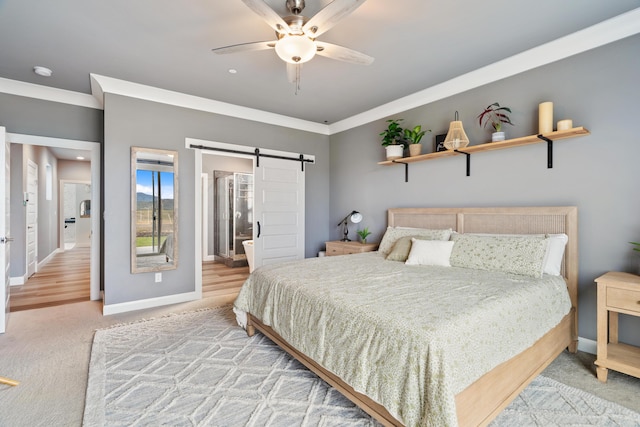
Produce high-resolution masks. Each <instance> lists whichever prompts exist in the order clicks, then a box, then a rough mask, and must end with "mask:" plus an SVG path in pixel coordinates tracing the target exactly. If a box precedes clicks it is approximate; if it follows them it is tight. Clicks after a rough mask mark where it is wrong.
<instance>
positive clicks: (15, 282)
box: [9, 276, 27, 286]
mask: <svg viewBox="0 0 640 427" xmlns="http://www.w3.org/2000/svg"><path fill="white" fill-rule="evenodd" d="M26 280H27V279H26V277H25V276H17V277H10V278H9V286H22V285H24V283H25V282H26Z"/></svg>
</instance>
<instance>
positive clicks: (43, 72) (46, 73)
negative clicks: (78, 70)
mask: <svg viewBox="0 0 640 427" xmlns="http://www.w3.org/2000/svg"><path fill="white" fill-rule="evenodd" d="M33 72H34V73H36V74H37V75H39V76H42V77H51V75H52V74H53V71H51V70H50V69H49V68H47V67H42V66H40V65H36V66H35V67H33Z"/></svg>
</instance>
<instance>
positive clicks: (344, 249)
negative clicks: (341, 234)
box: [326, 240, 378, 256]
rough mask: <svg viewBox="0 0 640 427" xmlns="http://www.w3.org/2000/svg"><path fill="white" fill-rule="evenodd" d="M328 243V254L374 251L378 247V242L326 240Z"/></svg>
mask: <svg viewBox="0 0 640 427" xmlns="http://www.w3.org/2000/svg"><path fill="white" fill-rule="evenodd" d="M326 245H327V256H333V255H348V254H360V253H363V252H372V251H375V250H376V249H377V248H378V244H377V243H360V242H343V241H342V240H335V241H332V242H326Z"/></svg>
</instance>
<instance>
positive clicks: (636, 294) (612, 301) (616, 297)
mask: <svg viewBox="0 0 640 427" xmlns="http://www.w3.org/2000/svg"><path fill="white" fill-rule="evenodd" d="M607 307H615V308H620V309H623V310H626V311H632V312H634V313H637V314H638V315H640V291H631V290H627V289H618V288H607Z"/></svg>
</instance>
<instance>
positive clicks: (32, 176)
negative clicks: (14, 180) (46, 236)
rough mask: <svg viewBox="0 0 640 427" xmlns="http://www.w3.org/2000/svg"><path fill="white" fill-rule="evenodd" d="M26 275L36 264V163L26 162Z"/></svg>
mask: <svg viewBox="0 0 640 427" xmlns="http://www.w3.org/2000/svg"><path fill="white" fill-rule="evenodd" d="M26 207H27V277H31V276H32V275H33V274H34V273H35V272H36V269H37V264H38V165H37V164H35V163H34V162H32V161H31V160H29V161H28V164H27V197H26Z"/></svg>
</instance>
